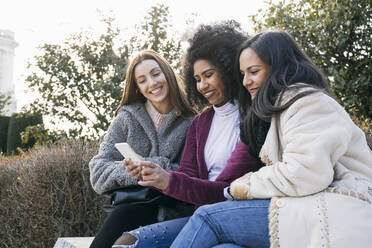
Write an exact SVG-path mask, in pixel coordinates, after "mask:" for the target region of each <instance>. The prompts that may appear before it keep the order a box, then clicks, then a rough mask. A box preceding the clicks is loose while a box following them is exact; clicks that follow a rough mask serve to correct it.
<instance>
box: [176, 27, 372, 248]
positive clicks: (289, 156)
mask: <svg viewBox="0 0 372 248" xmlns="http://www.w3.org/2000/svg"><path fill="white" fill-rule="evenodd" d="M237 60H238V66H237V68H239V72H240V73H239V75H240V79H241V81H242V87H244V88H245V89H246V90H245V91H243V92H242V94H241V95H240V100H239V101H240V102H239V103H240V111H241V115H242V116H244V118H243V121H242V123H241V139H242V141H243V142H244V143H245V144H246V145H247V149H248V150H249V152H250V153H251V154H252V155H253V156H256V157H259V158H260V159H261V160H262V162H264V163H265V164H266V166H264V167H262V168H260V169H259V170H258V171H257V172H250V173H247V174H246V175H244V176H243V177H241V178H239V179H237V180H235V181H234V182H233V183H232V184H231V186H230V188H229V192H230V194H231V196H232V197H233V199H235V200H236V201H228V202H223V203H218V204H214V205H208V206H203V207H201V208H199V209H198V210H197V211H196V212H195V213H194V215H193V216H192V217H191V218H190V219H189V221H188V223H187V224H186V226H185V227H184V228H183V229H182V231H181V232H180V234H179V235H178V236H177V238H176V240H175V241H174V243H173V244H172V247H177V248H180V247H181V248H182V247H201V246H203V247H217V246H218V247H222V246H221V245H220V244H223V243H233V244H234V246H229V245H227V246H223V247H272V248H276V247H286V248H292V247H293V248H298V247H314V248H315V247H316V248H318V247H337V248H340V247H363V248H364V247H365V248H367V247H370V246H371V243H372V235H371V231H372V153H371V150H370V148H369V147H368V145H367V142H366V138H365V135H364V133H363V131H362V130H360V129H359V128H358V127H357V126H356V125H355V124H354V123H353V121H352V120H351V119H350V117H349V115H348V114H347V113H346V112H345V110H344V109H343V108H342V107H341V106H340V105H339V104H338V103H337V102H336V101H335V100H334V99H333V98H332V97H331V96H330V95H331V93H330V90H329V87H328V85H327V83H326V80H325V79H324V77H323V76H322V74H321V73H320V71H319V70H318V69H317V67H316V66H315V65H314V64H313V63H312V62H311V60H310V59H309V58H308V57H307V56H306V54H305V53H304V52H303V51H302V50H301V49H300V48H299V46H298V45H297V44H296V42H295V41H294V40H293V39H292V37H291V36H290V35H288V34H287V33H286V32H282V31H276V32H265V33H261V34H258V35H256V36H254V37H253V38H252V39H250V40H248V41H247V42H245V43H244V44H243V45H242V47H241V49H240V52H239V53H238V59H237ZM237 200H239V201H237Z"/></svg>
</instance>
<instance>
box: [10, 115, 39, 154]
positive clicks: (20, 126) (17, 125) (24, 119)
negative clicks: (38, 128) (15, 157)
mask: <svg viewBox="0 0 372 248" xmlns="http://www.w3.org/2000/svg"><path fill="white" fill-rule="evenodd" d="M42 122H43V119H42V117H41V116H40V115H33V116H18V115H12V116H11V117H10V120H9V127H8V139H7V154H8V155H9V154H12V153H15V152H17V148H18V147H20V148H22V149H27V148H30V147H32V146H33V145H34V144H35V140H34V139H33V138H31V139H30V140H28V142H27V143H25V144H22V142H21V132H23V131H24V130H25V129H26V127H28V126H33V125H37V124H39V123H42Z"/></svg>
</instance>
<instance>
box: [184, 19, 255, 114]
mask: <svg viewBox="0 0 372 248" xmlns="http://www.w3.org/2000/svg"><path fill="white" fill-rule="evenodd" d="M247 38H248V36H247V35H246V34H245V33H243V32H242V31H241V27H240V24H239V23H238V22H236V21H233V20H229V21H223V22H218V23H214V24H211V25H205V24H204V25H200V26H199V27H198V29H197V30H196V32H195V33H194V35H193V37H192V38H191V39H189V40H188V42H189V45H190V46H189V48H188V49H187V51H186V54H185V55H184V59H183V75H184V80H185V83H186V92H187V96H188V100H189V102H190V103H191V104H192V105H194V106H198V107H200V108H201V107H203V106H206V105H207V104H208V101H207V99H206V98H205V97H204V96H203V95H202V94H200V93H199V92H198V90H197V88H196V80H195V78H194V63H195V61H197V60H199V59H205V60H207V61H208V62H209V63H210V64H212V65H213V66H215V67H216V68H217V70H218V72H219V75H220V76H221V80H222V82H223V84H224V86H225V92H224V95H225V97H226V98H228V99H229V100H230V101H233V100H235V99H238V95H239V94H238V92H239V82H238V80H237V78H236V76H235V74H234V60H235V56H236V53H237V49H238V48H239V46H240V45H241V44H242V43H243V41H245V40H247Z"/></svg>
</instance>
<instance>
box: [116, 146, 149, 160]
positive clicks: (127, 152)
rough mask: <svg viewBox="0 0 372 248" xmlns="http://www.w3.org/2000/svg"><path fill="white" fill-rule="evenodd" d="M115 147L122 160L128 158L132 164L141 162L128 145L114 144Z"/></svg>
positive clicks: (139, 157) (140, 158)
mask: <svg viewBox="0 0 372 248" xmlns="http://www.w3.org/2000/svg"><path fill="white" fill-rule="evenodd" d="M115 147H116V149H118V151H119V152H120V153H121V154H122V155H123V156H124V158H130V159H132V160H133V161H134V162H139V161H143V158H142V157H141V156H140V155H138V154H137V153H136V152H135V151H133V149H132V148H131V147H130V145H129V144H128V143H125V142H124V143H116V144H115Z"/></svg>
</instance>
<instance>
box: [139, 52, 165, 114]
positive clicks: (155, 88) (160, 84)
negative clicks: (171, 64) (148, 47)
mask: <svg viewBox="0 0 372 248" xmlns="http://www.w3.org/2000/svg"><path fill="white" fill-rule="evenodd" d="M134 77H135V80H136V83H137V86H138V89H139V91H140V92H141V94H142V95H143V96H144V97H146V98H147V100H149V101H150V102H151V103H152V105H153V106H154V107H155V108H156V109H157V110H158V111H159V112H161V113H168V112H169V111H170V110H171V109H172V106H171V103H170V97H169V86H168V83H167V80H166V78H165V75H164V73H163V71H162V70H161V69H160V67H159V65H158V63H157V62H156V61H155V60H153V59H146V60H144V61H142V62H141V63H139V64H138V65H137V66H136V68H135V69H134Z"/></svg>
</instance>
